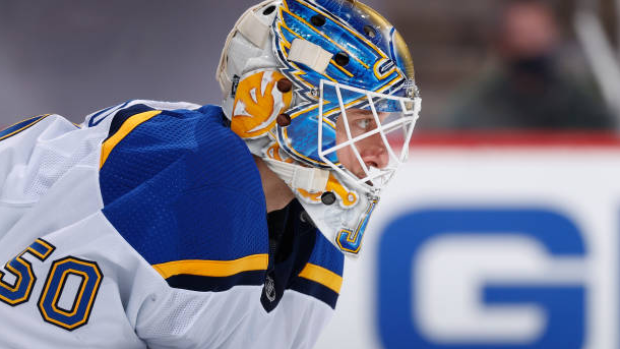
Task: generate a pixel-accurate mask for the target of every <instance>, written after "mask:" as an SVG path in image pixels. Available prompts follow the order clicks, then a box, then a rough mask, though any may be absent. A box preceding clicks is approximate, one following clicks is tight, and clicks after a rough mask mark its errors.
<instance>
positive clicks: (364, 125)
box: [355, 119, 371, 130]
mask: <svg viewBox="0 0 620 349" xmlns="http://www.w3.org/2000/svg"><path fill="white" fill-rule="evenodd" d="M370 123H371V120H370V119H359V120H355V126H356V127H359V128H360V129H362V130H367V129H368V128H369V127H370Z"/></svg>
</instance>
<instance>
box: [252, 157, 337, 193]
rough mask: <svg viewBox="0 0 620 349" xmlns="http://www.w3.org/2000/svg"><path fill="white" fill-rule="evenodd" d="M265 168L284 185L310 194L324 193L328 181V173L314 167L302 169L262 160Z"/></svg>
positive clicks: (274, 161) (270, 160)
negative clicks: (273, 173) (274, 174)
mask: <svg viewBox="0 0 620 349" xmlns="http://www.w3.org/2000/svg"><path fill="white" fill-rule="evenodd" d="M263 160H264V161H265V163H266V164H267V166H269V168H270V169H271V170H272V171H273V172H275V173H276V174H277V175H278V176H279V177H280V178H281V179H282V180H283V181H284V182H285V183H286V184H288V185H289V186H290V187H292V188H295V189H303V190H305V191H308V192H310V193H318V192H323V191H325V188H326V187H327V181H328V180H329V171H327V170H321V169H318V168H314V167H303V166H299V165H294V164H289V163H286V162H282V161H277V160H272V159H269V158H263Z"/></svg>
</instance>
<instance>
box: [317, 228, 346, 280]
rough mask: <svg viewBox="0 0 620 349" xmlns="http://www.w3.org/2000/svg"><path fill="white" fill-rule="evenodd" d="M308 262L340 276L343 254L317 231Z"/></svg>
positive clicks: (342, 267) (342, 266)
mask: <svg viewBox="0 0 620 349" xmlns="http://www.w3.org/2000/svg"><path fill="white" fill-rule="evenodd" d="M309 262H310V263H312V264H315V265H318V266H321V267H323V268H325V269H327V270H330V271H332V272H333V273H335V274H338V275H340V276H342V274H343V269H344V255H343V254H342V252H340V251H339V250H338V249H337V248H336V246H334V245H332V244H331V243H330V242H329V240H327V238H326V237H325V236H324V235H323V234H321V232H318V231H317V238H316V244H315V246H314V251H313V252H312V256H311V257H310V260H309Z"/></svg>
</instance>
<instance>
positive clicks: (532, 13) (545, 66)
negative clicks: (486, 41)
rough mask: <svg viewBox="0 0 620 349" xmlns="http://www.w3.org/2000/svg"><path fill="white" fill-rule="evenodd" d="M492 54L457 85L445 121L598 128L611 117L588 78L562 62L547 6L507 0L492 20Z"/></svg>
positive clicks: (463, 125)
mask: <svg viewBox="0 0 620 349" xmlns="http://www.w3.org/2000/svg"><path fill="white" fill-rule="evenodd" d="M493 27H494V28H493V30H492V31H491V33H492V43H491V48H492V51H493V56H494V60H493V63H491V64H489V66H488V67H486V68H485V69H484V70H483V72H482V73H481V74H479V77H477V78H475V79H474V80H473V81H470V82H469V83H467V84H466V85H465V86H463V87H461V88H460V89H459V91H458V92H457V97H455V98H454V100H453V102H452V103H451V105H450V112H449V117H448V119H447V125H448V126H449V127H454V128H457V129H511V130H514V129H530V130H531V129H535V130H541V129H542V130H549V129H554V130H604V129H613V128H614V126H615V125H614V124H615V123H614V119H613V117H612V116H611V114H610V113H609V112H608V111H607V108H606V107H605V106H604V105H603V104H602V102H601V100H600V99H599V97H598V93H597V91H596V88H595V86H594V84H593V83H591V84H588V83H585V82H583V81H580V80H579V79H578V78H576V77H575V74H573V73H574V72H570V71H569V70H568V69H566V67H565V65H563V62H562V56H561V54H560V52H561V45H562V38H563V36H562V33H561V29H560V26H559V24H558V21H557V19H556V16H555V14H554V12H553V9H552V8H551V7H550V6H549V5H548V4H547V3H545V2H542V1H536V0H512V1H509V2H508V3H506V5H505V6H504V7H503V8H502V9H501V11H500V12H499V16H498V17H497V18H496V19H495V21H494V23H493Z"/></svg>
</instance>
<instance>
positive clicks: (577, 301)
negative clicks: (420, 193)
mask: <svg viewBox="0 0 620 349" xmlns="http://www.w3.org/2000/svg"><path fill="white" fill-rule="evenodd" d="M472 234H475V235H476V236H477V237H483V238H485V237H488V238H497V237H519V238H526V239H528V241H530V240H531V241H535V242H536V243H537V245H540V246H542V248H543V250H544V253H545V254H547V255H548V258H549V259H552V260H555V259H561V258H571V259H575V258H577V259H578V260H583V259H584V257H585V255H586V248H585V244H584V241H583V238H582V236H583V235H582V234H581V232H580V231H579V229H578V228H577V227H576V225H575V224H574V223H573V222H572V221H571V220H570V219H569V218H568V217H566V216H564V215H562V214H559V213H556V212H552V211H549V210H536V209H532V210H524V209H503V210H498V209H471V208H467V209H436V210H423V211H416V212H413V213H409V214H406V215H404V216H401V217H400V218H398V219H396V220H395V221H394V222H392V223H391V224H390V225H389V226H388V227H387V229H386V231H385V232H384V234H383V235H382V237H381V242H380V247H379V256H378V258H379V261H378V263H379V267H378V269H377V273H378V276H377V278H378V280H377V281H378V282H377V285H378V286H377V287H378V292H377V294H378V305H377V306H378V309H377V310H378V311H377V314H378V324H377V326H378V330H379V335H380V339H381V341H382V343H383V345H384V347H385V348H386V349H397V348H425V349H465V348H467V349H491V348H492V349H508V348H510V349H550V348H562V349H579V348H582V346H583V344H584V342H585V337H586V291H585V286H584V285H583V284H582V283H579V282H577V283H573V284H558V283H548V284H546V283H545V282H544V281H543V282H540V281H539V282H527V281H519V282H518V283H517V282H510V283H508V282H504V283H503V284H502V283H499V282H493V283H490V282H485V283H484V284H483V285H482V287H480V289H479V292H480V297H478V302H480V304H478V306H480V307H483V308H484V309H494V307H501V306H511V307H530V308H531V307H532V306H533V307H535V308H536V309H538V310H539V311H540V313H541V314H543V315H544V316H543V319H544V322H543V327H542V328H543V330H542V332H540V334H539V335H537V336H536V338H535V339H534V340H532V341H529V342H515V341H514V340H513V341H509V340H505V341H502V340H501V339H498V338H488V339H483V340H478V339H476V340H472V339H469V340H466V339H463V340H462V341H461V340H459V341H454V339H453V338H452V339H451V340H448V341H441V339H437V337H436V336H434V337H433V338H431V336H429V335H428V334H427V333H425V331H424V330H423V329H422V326H421V325H420V323H419V319H417V318H416V316H414V315H413V314H414V311H412V309H416V307H417V306H419V305H416V304H415V300H416V292H418V290H419V287H420V285H417V284H416V278H415V276H414V272H415V270H416V269H415V268H414V267H415V263H414V261H415V260H416V259H415V257H416V256H417V255H418V254H420V252H421V251H422V250H423V249H424V245H425V244H427V243H429V242H431V241H433V240H434V239H437V238H442V237H458V238H467V237H468V236H471V235H472ZM446 316H447V315H446Z"/></svg>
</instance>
